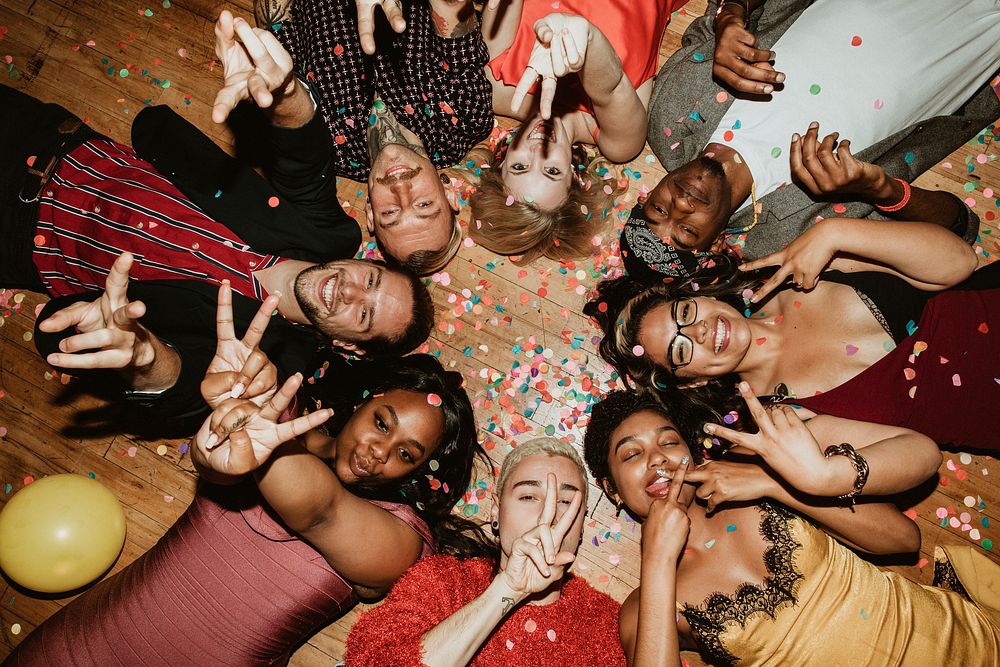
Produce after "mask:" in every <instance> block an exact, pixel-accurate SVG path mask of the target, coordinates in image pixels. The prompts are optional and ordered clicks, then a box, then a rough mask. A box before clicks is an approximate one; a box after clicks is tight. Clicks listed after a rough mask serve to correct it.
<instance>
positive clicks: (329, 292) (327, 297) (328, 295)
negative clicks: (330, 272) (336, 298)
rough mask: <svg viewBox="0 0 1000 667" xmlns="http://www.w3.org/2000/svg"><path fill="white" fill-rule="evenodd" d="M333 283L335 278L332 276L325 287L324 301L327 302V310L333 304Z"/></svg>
mask: <svg viewBox="0 0 1000 667" xmlns="http://www.w3.org/2000/svg"><path fill="white" fill-rule="evenodd" d="M333 283H334V280H333V278H331V279H330V280H327V281H326V285H325V286H324V287H323V301H324V302H325V303H326V309H327V310H330V308H331V307H332V306H333Z"/></svg>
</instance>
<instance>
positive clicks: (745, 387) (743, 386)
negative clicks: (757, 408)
mask: <svg viewBox="0 0 1000 667" xmlns="http://www.w3.org/2000/svg"><path fill="white" fill-rule="evenodd" d="M740 391H742V392H743V393H744V394H745V393H747V392H749V391H750V385H749V384H748V383H746V382H740Z"/></svg>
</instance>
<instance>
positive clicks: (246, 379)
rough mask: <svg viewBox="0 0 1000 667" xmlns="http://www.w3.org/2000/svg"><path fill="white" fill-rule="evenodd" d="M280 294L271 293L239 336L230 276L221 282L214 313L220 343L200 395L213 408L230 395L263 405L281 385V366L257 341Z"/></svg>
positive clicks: (265, 327)
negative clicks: (269, 356) (275, 363)
mask: <svg viewBox="0 0 1000 667" xmlns="http://www.w3.org/2000/svg"><path fill="white" fill-rule="evenodd" d="M280 296H281V295H280V294H279V293H275V294H271V295H269V296H268V297H267V298H266V299H265V300H264V302H263V303H262V304H261V305H260V308H259V309H258V310H257V314H256V315H254V317H253V320H251V321H250V326H249V327H247V331H246V334H245V335H244V336H243V338H242V339H237V338H236V329H235V328H234V327H233V289H232V287H231V286H230V284H229V281H228V280H223V281H222V284H221V285H219V300H218V306H217V308H216V316H215V323H216V336H217V337H218V343H217V345H216V348H215V356H214V357H212V361H211V363H209V365H208V369H207V370H206V371H205V378H204V379H203V380H202V381H201V395H202V397H203V398H204V399H205V402H206V403H208V405H209V407H211V408H212V409H213V410H214V409H215V408H217V407H219V404H220V403H222V401H223V400H225V399H226V398H227V397H230V398H240V397H241V396H243V397H246V398H249V399H251V400H252V401H253V402H254V403H255V404H257V405H258V406H260V405H264V403H266V402H267V401H268V400H269V399H270V398H271V396H273V395H274V392H275V391H276V390H277V389H278V369H277V367H275V365H274V364H273V363H271V361H270V360H269V359H268V358H267V355H266V354H265V353H264V352H263V351H262V350H261V349H260V347H258V345H260V341H261V339H262V338H263V337H264V332H265V331H266V330H267V325H268V323H269V322H270V321H271V313H272V312H274V309H275V307H277V305H278V300H279V298H280Z"/></svg>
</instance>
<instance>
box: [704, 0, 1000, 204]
mask: <svg viewBox="0 0 1000 667" xmlns="http://www.w3.org/2000/svg"><path fill="white" fill-rule="evenodd" d="M772 50H773V51H774V52H775V54H776V56H775V69H777V70H778V71H781V72H784V73H785V81H784V88H783V89H782V90H777V91H775V92H774V93H773V95H772V99H771V101H768V102H760V101H747V100H739V99H738V100H736V101H734V102H733V104H732V106H731V107H730V108H729V111H728V112H727V113H726V115H725V116H724V117H723V118H722V122H721V123H720V124H719V127H718V129H717V130H716V131H715V133H714V134H713V135H712V138H711V140H710V141H711V142H714V143H720V144H724V145H727V146H730V147H732V148H733V149H735V150H736V151H737V152H738V153H739V154H740V155H741V156H742V158H743V160H744V162H746V164H747V167H748V168H749V169H750V173H751V174H752V175H753V179H754V184H755V186H756V191H757V197H758V198H759V197H763V196H764V195H766V194H768V193H770V192H773V191H774V190H776V189H777V188H778V187H779V186H781V185H783V184H785V183H788V182H790V181H791V169H790V166H789V163H788V152H789V148H788V147H789V144H790V142H791V137H792V134H793V133H795V132H797V133H798V134H799V135H804V134H805V132H806V130H807V129H808V128H809V124H810V123H811V122H812V121H818V122H819V137H820V139H822V138H823V137H824V136H826V135H827V134H830V133H832V132H840V139H841V140H844V139H850V140H851V152H852V153H854V154H857V153H860V152H861V151H862V150H863V149H865V148H867V147H869V146H871V145H873V144H875V143H878V142H879V141H881V140H882V139H885V138H886V137H888V136H891V135H892V134H895V133H896V132H898V131H899V130H902V129H905V128H907V127H909V126H910V125H913V124H914V123H917V122H919V121H921V120H925V119H928V118H932V117H934V116H939V115H942V114H951V113H954V112H955V111H956V110H958V108H959V107H960V106H961V105H962V104H963V103H964V102H965V101H966V100H968V99H969V98H970V97H971V96H972V94H973V93H974V92H975V91H976V90H977V89H978V88H979V87H980V86H982V85H983V84H984V83H985V82H986V80H987V79H988V78H989V76H990V75H991V74H993V73H994V72H995V71H996V70H997V67H998V64H1000V2H998V1H997V0H818V1H817V2H816V3H815V4H813V5H811V6H810V7H809V8H807V9H806V10H805V11H804V12H803V13H802V14H801V15H800V16H799V18H798V19H797V20H796V21H795V23H793V24H792V26H791V27H790V28H789V29H788V30H787V32H785V34H784V35H782V36H781V38H780V39H779V40H778V41H777V42H776V43H775V45H774V47H773V48H772ZM728 133H731V134H728ZM744 205H746V204H744Z"/></svg>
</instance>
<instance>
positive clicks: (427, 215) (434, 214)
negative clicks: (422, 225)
mask: <svg viewBox="0 0 1000 667" xmlns="http://www.w3.org/2000/svg"><path fill="white" fill-rule="evenodd" d="M439 213H441V208H440V207H438V208H436V209H434V210H433V211H431V212H430V213H420V214H418V215H417V217H418V218H420V219H421V220H431V219H433V218H436V217H438V214H439Z"/></svg>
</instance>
